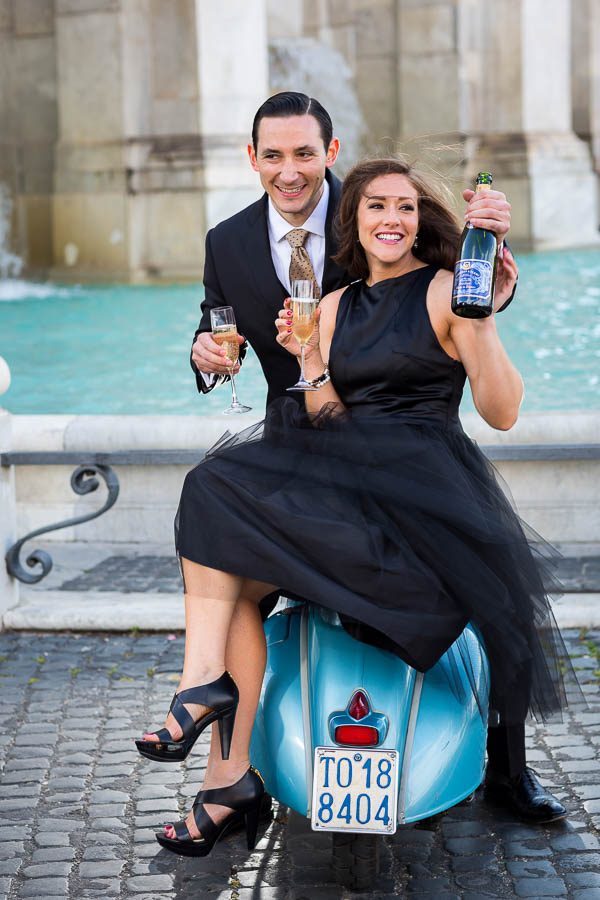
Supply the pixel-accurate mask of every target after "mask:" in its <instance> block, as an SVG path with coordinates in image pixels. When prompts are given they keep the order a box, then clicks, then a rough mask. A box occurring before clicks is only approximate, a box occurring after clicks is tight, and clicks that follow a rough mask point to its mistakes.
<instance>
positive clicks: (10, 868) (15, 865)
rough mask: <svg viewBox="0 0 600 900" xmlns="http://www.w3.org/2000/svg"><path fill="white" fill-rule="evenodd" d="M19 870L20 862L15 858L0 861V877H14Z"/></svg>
mask: <svg viewBox="0 0 600 900" xmlns="http://www.w3.org/2000/svg"><path fill="white" fill-rule="evenodd" d="M20 868H21V860H20V859H18V858H17V857H13V858H12V859H0V875H16V874H17V872H18V871H19V869H20Z"/></svg>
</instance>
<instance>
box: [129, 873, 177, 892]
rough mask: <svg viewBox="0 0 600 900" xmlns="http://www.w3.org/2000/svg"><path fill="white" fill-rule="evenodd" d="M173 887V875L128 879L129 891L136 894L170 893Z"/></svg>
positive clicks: (143, 876)
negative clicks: (147, 892)
mask: <svg viewBox="0 0 600 900" xmlns="http://www.w3.org/2000/svg"><path fill="white" fill-rule="evenodd" d="M172 887H173V876H171V875H135V876H133V878H128V879H127V889H128V890H129V891H133V892H134V893H141V892H142V891H144V892H145V891H150V892H154V891H169V890H171V888H172Z"/></svg>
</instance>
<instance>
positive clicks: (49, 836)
mask: <svg viewBox="0 0 600 900" xmlns="http://www.w3.org/2000/svg"><path fill="white" fill-rule="evenodd" d="M35 842H36V844H39V846H40V847H59V846H60V847H67V846H68V845H69V835H68V834H67V833H66V832H64V831H61V832H59V833H58V834H56V832H54V831H41V832H38V833H37V834H36V835H35Z"/></svg>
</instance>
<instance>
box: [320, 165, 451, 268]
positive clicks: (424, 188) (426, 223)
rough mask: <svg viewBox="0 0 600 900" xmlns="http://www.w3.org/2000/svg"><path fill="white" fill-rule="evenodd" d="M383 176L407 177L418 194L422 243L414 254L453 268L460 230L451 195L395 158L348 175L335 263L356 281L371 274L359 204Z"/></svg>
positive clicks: (363, 166) (338, 222)
mask: <svg viewBox="0 0 600 900" xmlns="http://www.w3.org/2000/svg"><path fill="white" fill-rule="evenodd" d="M381 175H405V176H406V178H408V180H409V181H410V183H411V184H412V185H413V187H414V188H415V190H416V191H417V194H418V212H419V240H418V246H417V247H415V248H414V249H413V251H412V252H413V255H414V256H416V257H417V259H420V260H421V261H422V262H425V263H429V264H430V265H434V266H439V267H440V268H443V269H451V270H452V269H454V264H455V262H456V256H457V252H458V245H459V241H460V235H461V229H460V228H459V226H458V223H457V220H456V217H455V215H454V213H453V212H452V210H451V209H450V202H451V200H450V198H451V194H450V192H449V191H448V189H447V188H445V187H444V186H442V185H441V184H440V185H435V184H429V183H428V181H427V176H426V175H424V174H423V173H421V172H420V171H419V170H418V169H417V168H416V167H415V166H413V165H412V164H410V163H408V162H406V161H404V160H402V159H398V158H394V157H390V158H387V159H367V160H364V161H363V162H359V163H357V164H356V165H355V166H354V167H353V168H352V169H350V171H349V172H348V174H347V175H346V178H345V179H344V184H343V187H342V197H341V200H340V207H339V210H338V214H337V220H336V225H335V229H336V236H337V240H338V247H339V249H338V252H337V254H336V255H335V256H334V260H335V262H336V263H337V264H338V265H340V266H342V267H343V268H344V269H346V271H347V272H348V274H349V275H351V276H352V277H353V278H366V277H367V275H368V274H369V266H368V264H367V258H366V256H365V251H364V250H363V248H362V245H361V244H360V243H359V242H358V240H357V233H358V229H357V214H358V204H359V203H360V200H361V197H363V196H364V194H365V191H366V188H367V185H368V184H369V182H371V181H373V179H374V178H379V177H380V176H381ZM431 180H432V181H433V179H431Z"/></svg>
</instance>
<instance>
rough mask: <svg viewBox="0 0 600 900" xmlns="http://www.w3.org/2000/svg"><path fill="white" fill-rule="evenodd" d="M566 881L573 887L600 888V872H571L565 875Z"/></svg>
mask: <svg viewBox="0 0 600 900" xmlns="http://www.w3.org/2000/svg"><path fill="white" fill-rule="evenodd" d="M565 881H566V882H567V884H568V885H569V887H571V888H575V887H577V888H581V887H585V888H588V887H596V888H600V872H570V873H568V874H567V875H565Z"/></svg>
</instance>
